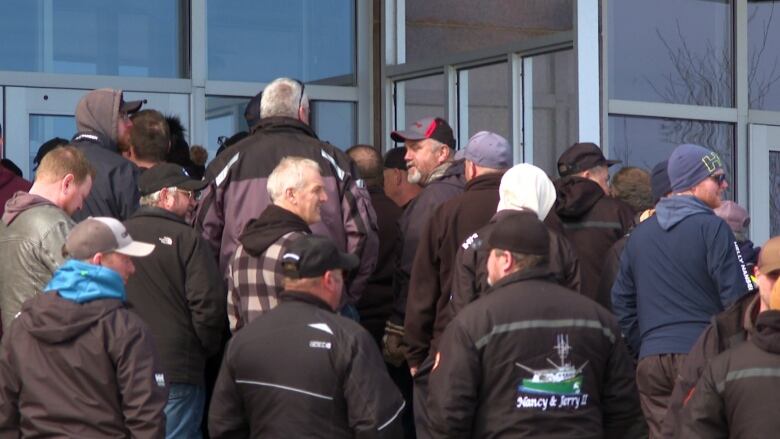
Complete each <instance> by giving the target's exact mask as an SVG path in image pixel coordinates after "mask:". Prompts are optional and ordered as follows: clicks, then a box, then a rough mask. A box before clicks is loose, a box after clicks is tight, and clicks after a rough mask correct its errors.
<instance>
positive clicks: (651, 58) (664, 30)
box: [608, 0, 734, 107]
mask: <svg viewBox="0 0 780 439" xmlns="http://www.w3.org/2000/svg"><path fill="white" fill-rule="evenodd" d="M670 11H673V12H670ZM608 14H609V15H608V20H609V21H608V23H609V38H608V41H609V47H608V53H609V97H610V98H612V99H626V100H639V101H652V102H665V103H673V104H690V105H710V106H723V107H730V106H733V105H734V98H733V96H734V86H733V85H734V67H733V51H732V44H733V32H732V19H733V17H732V15H733V14H732V2H731V1H730V0H687V1H679V0H657V1H645V0H619V1H610V2H609V12H608Z"/></svg>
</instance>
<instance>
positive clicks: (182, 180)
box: [138, 163, 209, 195]
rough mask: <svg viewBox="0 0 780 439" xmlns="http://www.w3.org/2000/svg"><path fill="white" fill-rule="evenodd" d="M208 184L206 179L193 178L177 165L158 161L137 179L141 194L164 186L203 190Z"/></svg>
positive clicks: (147, 193)
mask: <svg viewBox="0 0 780 439" xmlns="http://www.w3.org/2000/svg"><path fill="white" fill-rule="evenodd" d="M208 184H209V182H208V181H206V180H195V179H194V178H192V177H190V176H189V174H187V171H185V170H184V168H182V167H181V166H179V165H175V164H173V163H160V164H157V165H154V166H153V167H151V168H149V169H147V170H146V171H145V172H144V173H143V174H141V177H139V179H138V189H139V190H140V191H141V195H149V194H153V193H155V192H157V191H159V190H160V189H162V188H165V187H177V188H179V189H184V190H188V191H195V192H197V191H200V190H203V188H205V187H206V186H207V185H208Z"/></svg>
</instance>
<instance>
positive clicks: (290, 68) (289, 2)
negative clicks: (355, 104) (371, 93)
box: [206, 0, 356, 85]
mask: <svg viewBox="0 0 780 439" xmlns="http://www.w3.org/2000/svg"><path fill="white" fill-rule="evenodd" d="M206 4H207V15H206V17H207V28H208V29H207V30H208V66H209V67H208V76H209V79H219V80H227V81H264V82H268V81H271V80H273V79H275V78H278V77H280V76H287V77H293V78H297V79H300V80H302V81H305V82H316V83H318V84H329V85H354V84H355V82H356V81H355V0H317V1H306V0H285V1H275V0H224V1H209V2H206Z"/></svg>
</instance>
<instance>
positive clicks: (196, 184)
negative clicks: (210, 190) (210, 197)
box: [176, 179, 209, 192]
mask: <svg viewBox="0 0 780 439" xmlns="http://www.w3.org/2000/svg"><path fill="white" fill-rule="evenodd" d="M208 185H209V182H208V180H193V179H190V180H187V181H185V182H184V183H181V184H177V185H176V187H178V188H180V189H184V190H187V191H196V192H197V191H202V190H203V189H205V188H206V186H208Z"/></svg>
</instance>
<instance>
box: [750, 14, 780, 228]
mask: <svg viewBox="0 0 780 439" xmlns="http://www.w3.org/2000/svg"><path fill="white" fill-rule="evenodd" d="M748 86H749V88H748V90H749V98H750V108H753V109H756V110H775V111H777V110H780V3H779V2H776V1H766V0H761V1H756V0H748ZM773 224H774V223H773ZM772 236H775V235H774V234H772Z"/></svg>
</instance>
